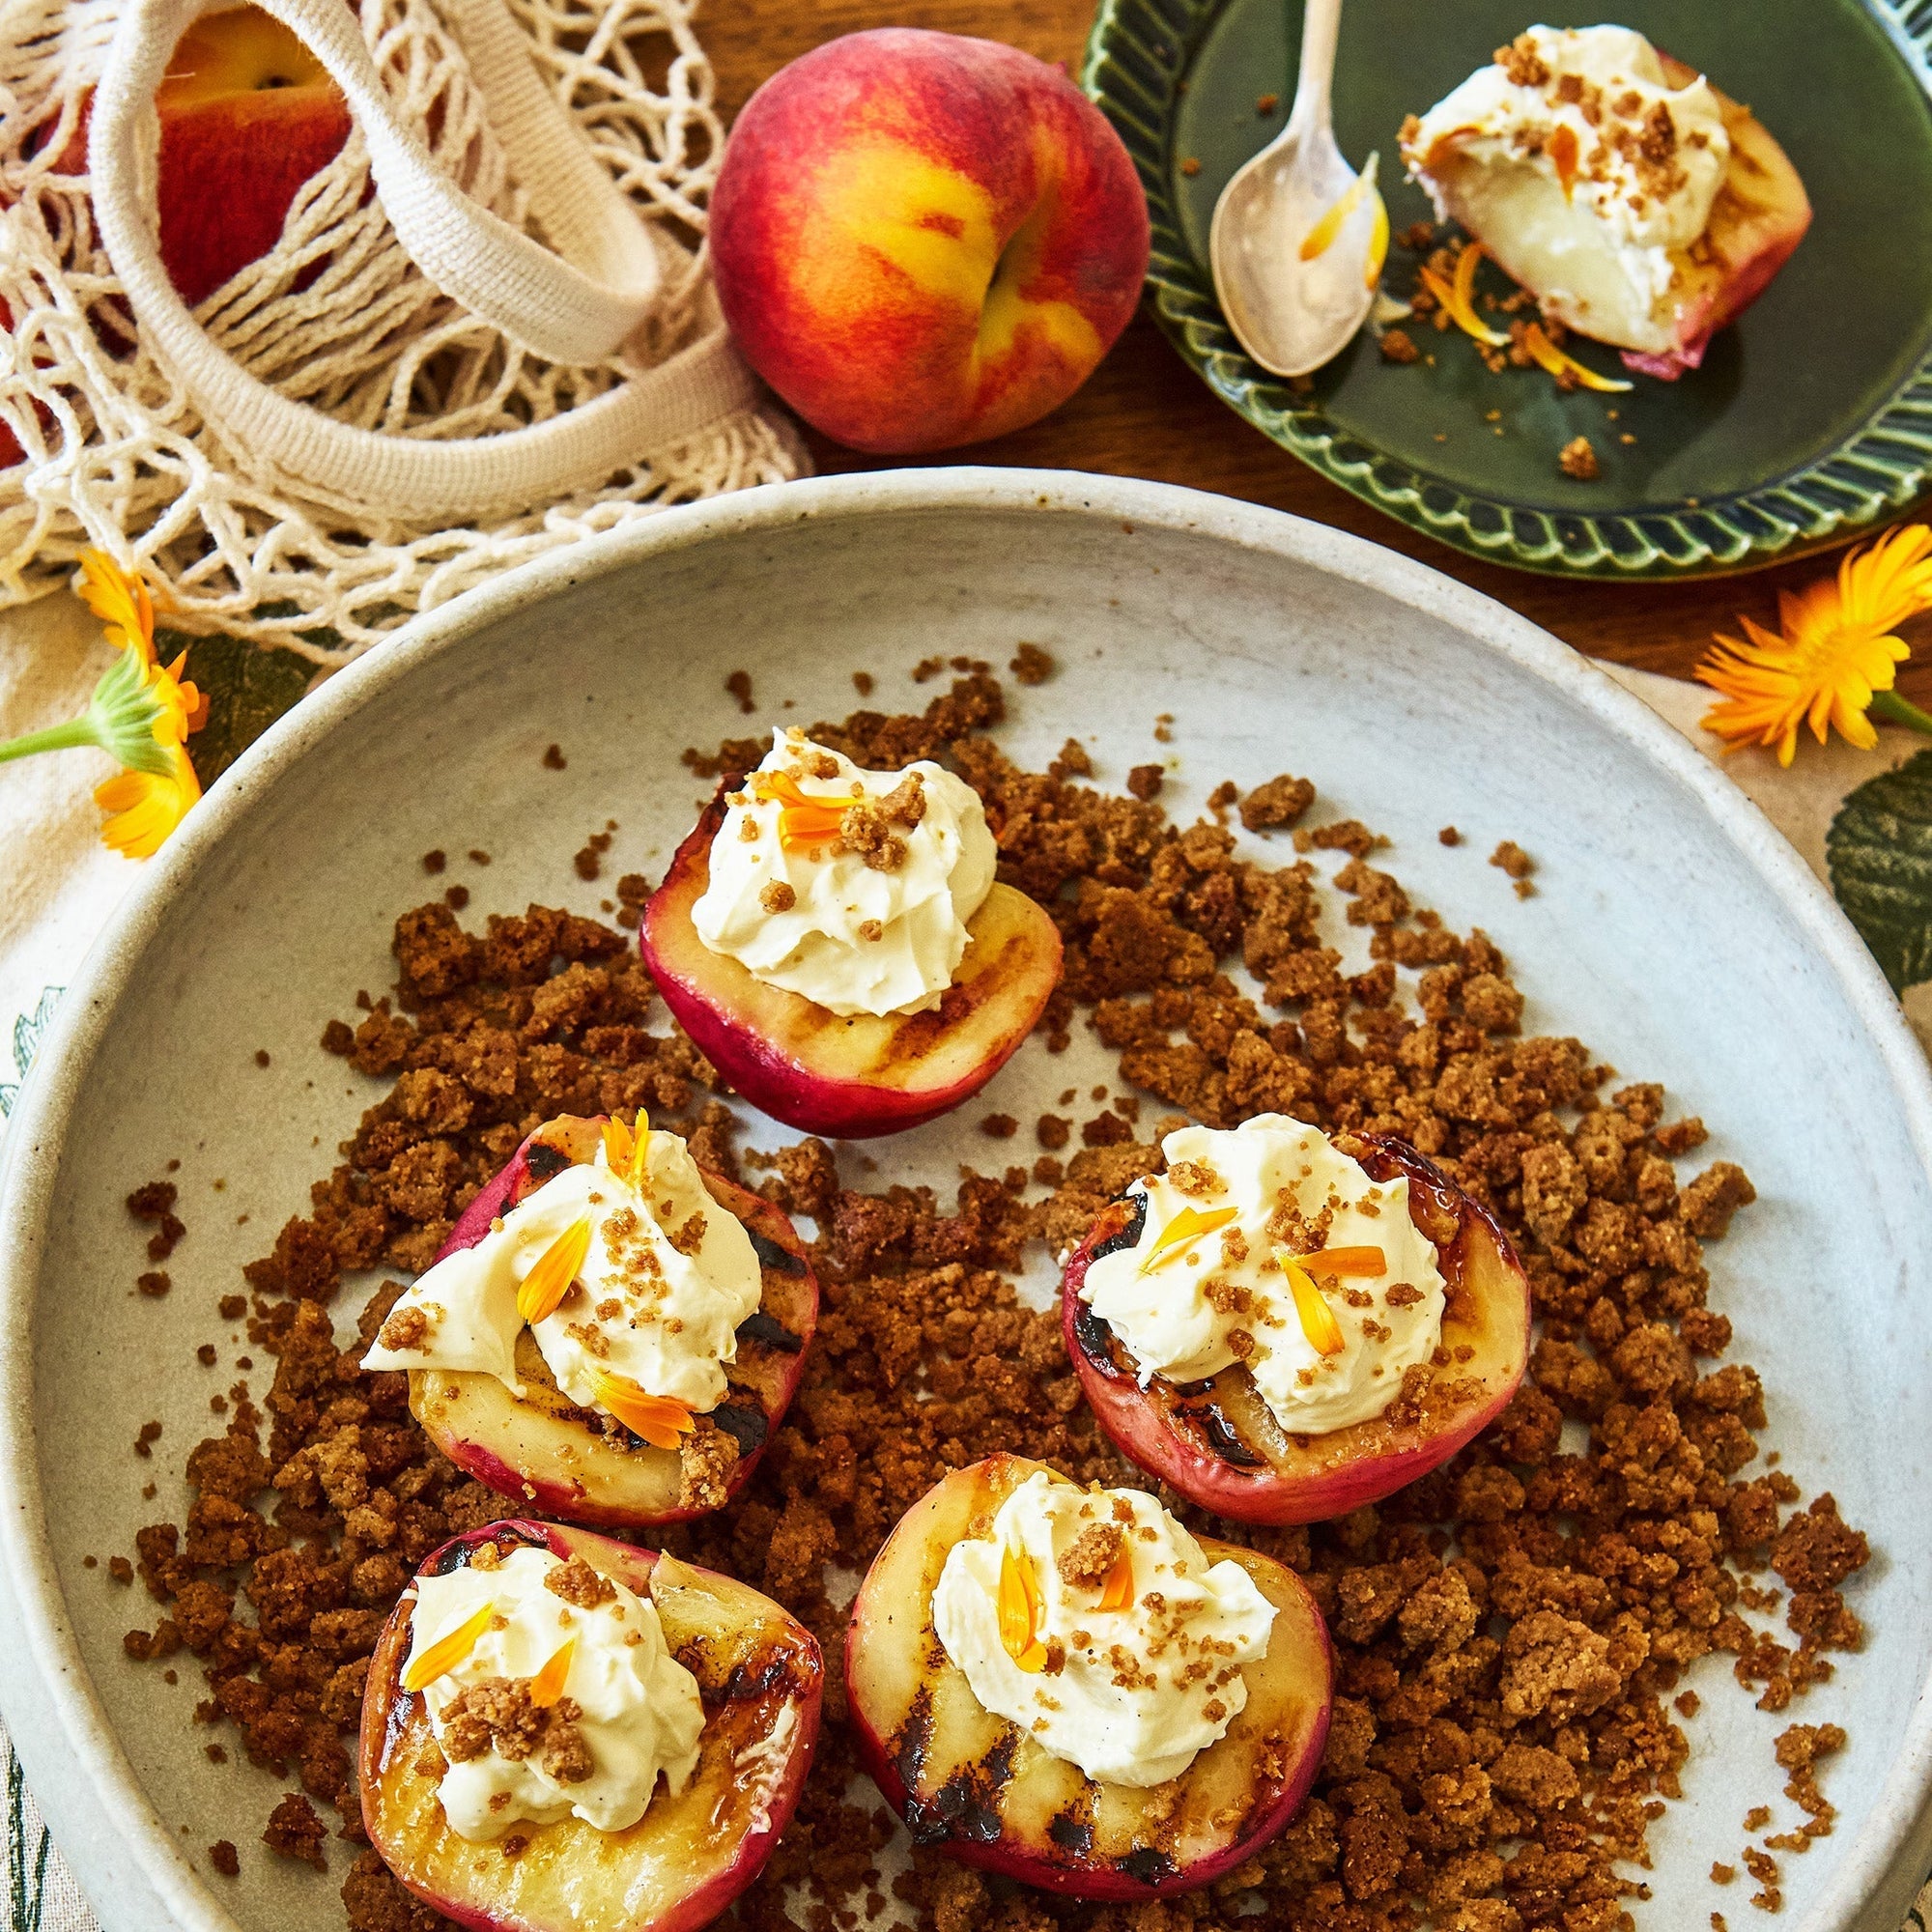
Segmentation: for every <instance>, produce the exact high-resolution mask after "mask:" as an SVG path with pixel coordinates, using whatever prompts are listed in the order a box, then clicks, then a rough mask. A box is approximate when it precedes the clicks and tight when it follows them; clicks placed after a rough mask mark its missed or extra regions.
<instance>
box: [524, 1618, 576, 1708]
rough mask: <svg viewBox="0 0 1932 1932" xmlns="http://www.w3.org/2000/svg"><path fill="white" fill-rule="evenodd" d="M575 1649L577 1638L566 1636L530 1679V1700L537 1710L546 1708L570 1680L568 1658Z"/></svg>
mask: <svg viewBox="0 0 1932 1932" xmlns="http://www.w3.org/2000/svg"><path fill="white" fill-rule="evenodd" d="M576 1650H577V1639H576V1638H575V1637H574V1636H573V1637H568V1638H566V1639H565V1640H564V1642H563V1643H562V1644H561V1645H560V1646H559V1648H558V1649H557V1652H556V1654H555V1655H554V1657H553V1658H552V1659H551V1660H550V1662H548V1663H546V1664H545V1665H544V1667H543V1668H542V1669H541V1670H539V1671H538V1672H537V1674H536V1675H535V1676H534V1677H532V1678H531V1679H530V1702H531V1703H532V1704H534V1705H535V1706H536V1707H537V1708H538V1709H539V1710H545V1709H547V1708H548V1707H549V1706H550V1705H552V1704H554V1703H555V1702H556V1700H557V1699H558V1698H559V1697H561V1696H562V1695H563V1687H564V1685H565V1684H566V1683H568V1682H569V1680H570V1660H571V1658H572V1656H573V1655H574V1654H575V1653H576Z"/></svg>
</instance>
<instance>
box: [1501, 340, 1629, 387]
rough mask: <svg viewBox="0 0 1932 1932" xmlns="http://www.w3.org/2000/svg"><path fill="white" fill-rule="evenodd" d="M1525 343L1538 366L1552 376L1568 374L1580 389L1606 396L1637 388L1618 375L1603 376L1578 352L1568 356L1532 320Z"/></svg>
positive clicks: (1523, 342)
mask: <svg viewBox="0 0 1932 1932" xmlns="http://www.w3.org/2000/svg"><path fill="white" fill-rule="evenodd" d="M1522 346H1523V347H1524V348H1525V349H1527V350H1528V351H1529V354H1530V359H1531V360H1532V361H1533V362H1535V363H1536V364H1537V365H1538V367H1540V368H1544V369H1548V371H1549V373H1550V374H1551V375H1552V376H1556V377H1564V376H1567V377H1569V379H1570V380H1571V381H1572V382H1573V383H1575V384H1577V386H1578V387H1579V388H1583V389H1597V390H1601V391H1602V392H1603V393H1604V394H1605V395H1613V396H1614V395H1621V394H1622V393H1623V391H1624V390H1626V389H1630V388H1634V387H1635V386H1636V385H1635V384H1634V383H1620V382H1618V381H1617V379H1616V378H1615V377H1614V376H1600V375H1598V374H1597V372H1596V371H1595V370H1594V369H1592V368H1589V367H1587V366H1586V365H1585V364H1584V363H1581V362H1579V361H1577V358H1576V356H1574V355H1564V353H1563V352H1562V350H1560V349H1559V348H1557V346H1556V345H1555V343H1553V342H1552V341H1550V339H1549V338H1548V336H1547V335H1546V334H1544V332H1543V328H1542V325H1541V324H1539V323H1534V322H1532V323H1531V324H1530V325H1529V326H1528V327H1526V328H1525V329H1524V330H1523V332H1522Z"/></svg>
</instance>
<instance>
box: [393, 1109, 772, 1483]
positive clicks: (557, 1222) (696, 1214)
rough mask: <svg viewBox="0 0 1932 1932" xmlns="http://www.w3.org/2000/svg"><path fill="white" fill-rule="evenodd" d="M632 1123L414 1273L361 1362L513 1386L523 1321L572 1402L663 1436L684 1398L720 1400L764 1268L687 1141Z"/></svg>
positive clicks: (519, 1388)
mask: <svg viewBox="0 0 1932 1932" xmlns="http://www.w3.org/2000/svg"><path fill="white" fill-rule="evenodd" d="M639 1124H640V1126H641V1127H642V1129H643V1132H642V1139H641V1140H640V1141H638V1142H634V1141H633V1140H632V1137H631V1135H630V1134H629V1132H628V1131H627V1130H625V1129H623V1128H622V1127H621V1126H619V1125H617V1124H615V1123H613V1124H612V1126H611V1128H609V1129H607V1136H606V1141H605V1144H604V1145H603V1146H602V1147H600V1148H599V1149H598V1150H597V1153H596V1156H595V1158H594V1159H592V1160H589V1161H583V1162H580V1163H578V1164H576V1165H574V1166H571V1167H567V1168H565V1169H564V1170H563V1171H562V1172H561V1173H560V1174H557V1175H554V1177H553V1178H552V1179H549V1180H547V1181H545V1182H544V1184H543V1185H542V1186H541V1187H539V1188H537V1189H535V1190H534V1191H533V1192H532V1193H530V1194H529V1195H527V1196H526V1198H525V1199H524V1200H523V1201H522V1202H520V1203H519V1204H518V1205H517V1206H516V1207H514V1208H511V1209H510V1211H509V1212H508V1213H507V1214H505V1215H503V1216H502V1218H501V1219H500V1220H498V1221H497V1222H495V1223H494V1224H493V1225H492V1227H491V1230H490V1232H489V1233H488V1234H487V1235H485V1236H484V1237H483V1238H482V1239H481V1240H480V1241H478V1242H477V1243H476V1245H475V1246H474V1247H472V1248H464V1249H461V1250H459V1251H458V1252H457V1253H455V1254H452V1255H446V1256H444V1257H443V1259H442V1260H441V1261H440V1262H438V1263H437V1264H436V1265H435V1266H434V1267H432V1268H430V1269H429V1270H428V1271H427V1272H426V1273H424V1274H423V1275H421V1276H420V1277H419V1278H418V1279H417V1281H416V1283H415V1285H414V1286H413V1287H412V1289H411V1290H410V1291H409V1293H407V1294H405V1295H404V1296H403V1297H402V1298H401V1299H400V1300H399V1301H398V1302H397V1303H396V1305H395V1307H394V1308H393V1309H392V1310H391V1311H390V1314H389V1319H388V1320H387V1321H385V1322H384V1324H383V1327H382V1330H381V1332H380V1333H379V1334H378V1336H377V1338H376V1344H375V1347H374V1348H372V1349H371V1350H369V1352H368V1353H367V1354H366V1355H365V1356H364V1357H363V1362H362V1365H363V1367H364V1368H370V1369H468V1370H473V1371H475V1372H477V1373H479V1374H482V1375H488V1376H495V1377H496V1378H497V1380H498V1381H500V1382H502V1383H503V1385H504V1386H505V1387H506V1388H508V1389H509V1391H510V1393H511V1394H512V1395H515V1396H521V1395H522V1394H523V1393H524V1386H523V1382H522V1380H521V1379H520V1378H519V1377H518V1375H517V1369H516V1346H517V1335H518V1331H519V1330H520V1329H521V1328H522V1327H523V1326H524V1324H525V1322H526V1321H528V1324H529V1328H530V1332H531V1334H532V1335H533V1336H534V1337H535V1339H536V1344H537V1348H538V1349H539V1350H541V1352H542V1354H543V1358H544V1360H545V1361H546V1362H547V1363H548V1364H549V1365H550V1370H551V1373H552V1374H553V1375H554V1377H555V1378H556V1383H557V1386H558V1387H559V1388H560V1389H561V1390H562V1391H563V1392H564V1394H565V1395H567V1396H568V1397H569V1398H570V1400H571V1401H572V1402H574V1403H577V1404H578V1405H579V1406H582V1407H583V1408H587V1409H593V1410H595V1411H597V1412H598V1413H601V1414H606V1415H614V1416H616V1417H617V1418H618V1419H619V1420H621V1421H622V1422H624V1423H625V1424H626V1425H627V1426H628V1427H630V1428H632V1429H634V1430H636V1431H637V1432H638V1433H639V1435H643V1436H644V1437H645V1439H646V1440H655V1439H657V1435H659V1434H668V1435H669V1436H670V1440H669V1441H666V1442H663V1443H661V1445H660V1446H663V1447H670V1446H672V1444H673V1443H674V1441H675V1439H676V1435H677V1434H678V1433H680V1430H679V1425H680V1423H681V1425H682V1428H683V1429H684V1430H688V1429H689V1427H690V1418H689V1414H688V1413H685V1411H691V1412H697V1413H702V1412H705V1411H707V1410H710V1409H713V1408H715V1407H716V1406H718V1404H719V1403H720V1402H721V1401H722V1400H723V1399H724V1396H725V1388H726V1386H727V1384H726V1381H725V1369H724V1364H725V1363H726V1362H729V1361H732V1360H734V1359H735V1358H736V1356H737V1352H738V1342H737V1333H736V1330H737V1327H738V1324H739V1323H740V1322H741V1321H744V1320H745V1318H746V1317H747V1316H749V1315H751V1314H752V1313H753V1311H754V1310H755V1309H756V1308H757V1306H758V1301H759V1295H760V1293H761V1279H762V1278H761V1274H760V1270H759V1266H758V1257H757V1254H756V1252H755V1250H754V1249H753V1246H752V1237H751V1236H749V1235H748V1234H747V1233H746V1232H745V1228H744V1224H743V1223H742V1222H741V1221H739V1220H738V1218H737V1217H736V1215H734V1214H730V1213H727V1212H726V1211H725V1209H724V1208H721V1207H719V1205H718V1204H717V1202H716V1201H714V1200H713V1199H712V1197H711V1194H710V1191H709V1190H708V1189H707V1188H706V1187H705V1185H704V1177H703V1176H702V1175H701V1174H700V1173H699V1172H698V1170H697V1164H696V1162H695V1161H694V1160H693V1159H692V1157H691V1153H690V1151H689V1149H687V1148H686V1146H685V1144H684V1142H683V1141H682V1140H680V1139H679V1138H678V1136H677V1135H675V1134H668V1133H665V1132H663V1131H655V1132H654V1131H652V1130H651V1129H650V1128H649V1127H648V1125H645V1124H644V1123H643V1122H641V1121H640V1122H639ZM640 1399H641V1400H640ZM653 1424H655V1425H656V1427H655V1429H654V1427H653Z"/></svg>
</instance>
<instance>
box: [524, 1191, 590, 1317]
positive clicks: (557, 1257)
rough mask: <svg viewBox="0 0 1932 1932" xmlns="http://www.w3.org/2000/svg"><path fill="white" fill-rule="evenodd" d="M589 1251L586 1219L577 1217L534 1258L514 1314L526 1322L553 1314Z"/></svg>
mask: <svg viewBox="0 0 1932 1932" xmlns="http://www.w3.org/2000/svg"><path fill="white" fill-rule="evenodd" d="M589 1252H590V1216H589V1215H588V1214H580V1215H579V1216H578V1218H577V1219H576V1220H575V1221H573V1222H572V1223H571V1224H570V1226H569V1227H567V1228H566V1229H565V1230H564V1231H563V1233H562V1234H560V1235H559V1236H557V1237H556V1239H555V1240H554V1241H553V1242H552V1243H551V1244H550V1246H549V1247H547V1248H546V1249H545V1250H544V1251H543V1253H542V1254H540V1255H539V1256H538V1257H537V1264H536V1266H535V1267H533V1268H531V1270H530V1271H529V1273H528V1274H526V1276H525V1277H524V1279H523V1283H522V1285H521V1286H520V1287H519V1288H518V1290H517V1313H518V1314H519V1315H521V1316H522V1317H523V1319H524V1320H525V1321H530V1322H537V1321H543V1320H544V1318H545V1317H546V1316H549V1315H554V1314H555V1313H556V1311H557V1308H558V1306H559V1304H560V1303H561V1302H562V1300H563V1297H564V1296H565V1295H566V1294H568V1293H570V1284H571V1283H572V1282H574V1281H575V1280H576V1279H577V1270H578V1269H579V1268H581V1267H582V1265H583V1258H584V1256H586V1255H587V1254H588V1253H589Z"/></svg>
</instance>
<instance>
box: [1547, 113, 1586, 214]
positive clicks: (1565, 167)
mask: <svg viewBox="0 0 1932 1932" xmlns="http://www.w3.org/2000/svg"><path fill="white" fill-rule="evenodd" d="M1578 153H1579V144H1578V142H1577V130H1576V128H1557V129H1556V131H1555V132H1554V133H1553V134H1551V135H1550V137H1549V158H1550V161H1551V162H1552V163H1553V164H1554V166H1555V169H1556V179H1557V181H1558V182H1559V183H1561V184H1562V187H1563V199H1564V200H1565V201H1568V200H1569V199H1570V191H1571V189H1572V188H1574V187H1575V186H1576V185H1577V156H1578Z"/></svg>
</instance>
